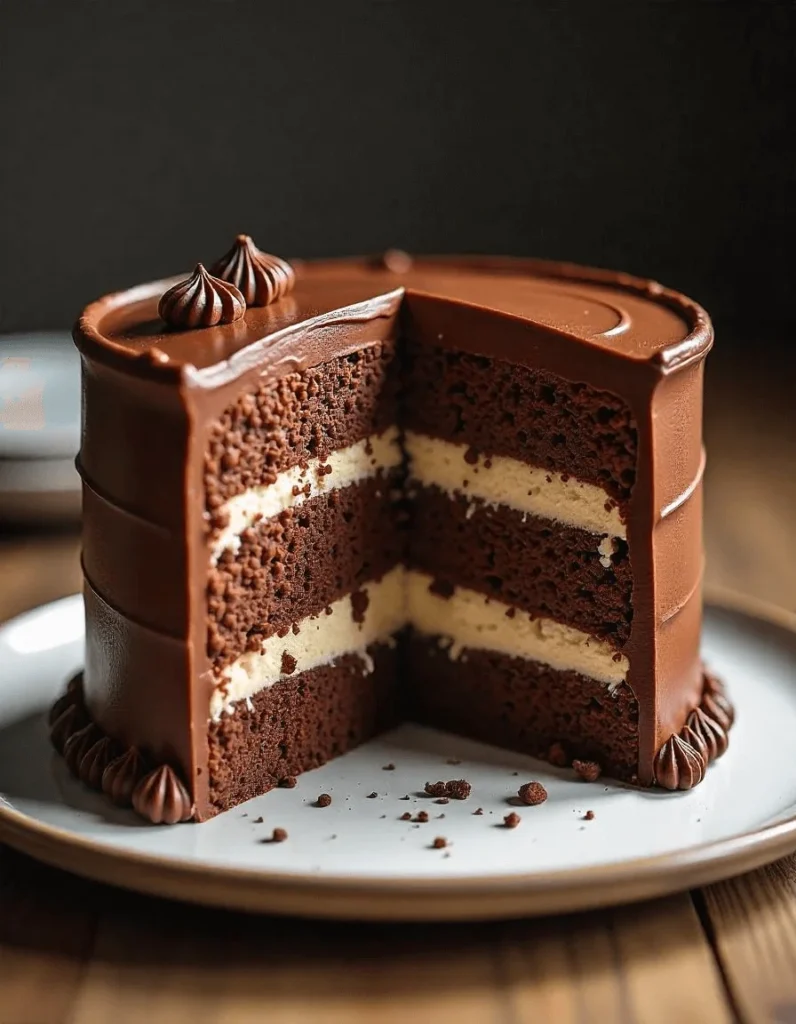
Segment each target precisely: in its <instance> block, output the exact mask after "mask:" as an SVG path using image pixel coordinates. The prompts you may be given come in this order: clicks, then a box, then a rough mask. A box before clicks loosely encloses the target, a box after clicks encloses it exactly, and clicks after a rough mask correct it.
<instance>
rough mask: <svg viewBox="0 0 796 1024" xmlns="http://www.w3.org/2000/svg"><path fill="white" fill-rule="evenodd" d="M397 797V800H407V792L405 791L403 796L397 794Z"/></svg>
mask: <svg viewBox="0 0 796 1024" xmlns="http://www.w3.org/2000/svg"><path fill="white" fill-rule="evenodd" d="M398 799H399V800H408V799H409V794H408V793H407V794H406V795H405V796H399V797H398Z"/></svg>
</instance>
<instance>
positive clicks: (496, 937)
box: [0, 353, 796, 1024]
mask: <svg viewBox="0 0 796 1024" xmlns="http://www.w3.org/2000/svg"><path fill="white" fill-rule="evenodd" d="M711 362H712V366H711V371H712V372H711V374H710V382H709V388H708V395H707V399H708V400H707V419H706V435H707V442H708V446H709V451H710V459H709V470H708V475H707V492H706V524H707V528H706V544H707V551H708V564H709V570H708V580H709V583H713V584H719V585H723V586H730V587H734V588H736V589H738V590H741V591H744V592H746V593H749V594H752V595H753V596H755V597H758V598H762V599H765V600H768V601H770V602H773V603H777V604H779V605H781V606H783V607H786V608H788V609H789V610H796V609H794V604H795V603H796V558H795V557H794V552H796V512H795V511H794V510H796V414H795V413H794V412H793V411H792V408H791V403H792V401H793V392H794V383H796V373H794V372H793V370H794V366H793V365H791V364H788V365H787V366H786V367H784V368H782V372H781V373H777V374H775V375H774V376H776V379H777V395H774V396H772V394H771V390H770V384H767V383H766V382H765V381H764V380H763V379H762V378H760V379H756V378H754V377H752V378H750V377H749V375H748V373H747V372H746V371H745V370H744V371H743V372H739V371H738V369H737V368H736V367H735V366H733V364H732V363H731V362H730V361H729V360H725V362H722V359H721V358H719V353H717V355H716V356H715V357H713V358H712V360H711ZM77 547H78V545H77V539H76V538H75V537H74V536H73V535H71V534H62V535H60V536H34V537H31V536H24V535H16V536H11V537H6V539H5V540H3V541H0V581H2V587H0V619H4V618H7V617H8V616H10V615H13V614H15V613H17V612H19V611H21V610H23V609H26V608H30V607H34V606H35V605H37V604H40V603H41V602H43V601H49V600H51V599H53V598H55V597H59V596H61V595H63V594H67V593H71V592H74V591H75V590H77V589H78V581H79V570H78V563H77ZM412 1020H414V1021H417V1022H418V1024H425V1022H427V1021H428V1022H443V1024H448V1022H451V1024H482V1022H489V1024H521V1022H522V1024H524V1022H529V1024H530V1022H547V1021H556V1022H563V1024H566V1022H570V1021H571V1022H573V1024H574V1022H577V1024H589V1022H595V1024H611V1022H613V1021H621V1022H625V1021H628V1022H629V1021H641V1022H643V1024H646V1022H651V1024H653V1022H654V1024H657V1022H660V1024H684V1022H692V1021H694V1022H708V1024H710V1022H714V1021H730V1020H742V1021H776V1022H782V1024H795V1022H796V858H790V859H787V860H784V861H781V862H779V863H777V864H774V865H772V866H771V867H769V868H767V869H764V870H761V871H757V872H755V873H753V874H749V875H746V876H743V877H741V878H738V879H735V880H733V881H730V882H725V883H723V884H719V885H715V886H711V887H710V888H708V889H705V890H701V891H696V892H690V893H682V894H681V895H678V896H672V897H669V898H667V899H663V900H659V901H656V902H654V903H647V904H642V905H638V906H631V907H625V908H620V909H616V910H608V911H599V912H594V913H589V914H583V915H576V916H571V917H566V918H559V919H552V920H551V919H543V920H537V921H528V922H513V923H508V924H500V923H498V924H487V925H482V924H475V925H455V926H453V925H445V926H428V925H425V926H420V925H417V926H413V925H412V926H410V925H400V926H394V925H389V926H388V925H378V926H377V925H366V926H365V925H352V924H335V923H307V922H303V921H295V920H283V919H276V918H267V917H261V918H257V917H247V916H245V915H241V914H233V913H226V912H221V911H206V910H202V909H199V908H195V907H187V906H182V905H177V904H173V903H168V902H165V901H161V900H156V899H152V898H145V897H141V896H136V895H132V894H129V893H124V892H120V891H116V890H112V889H108V888H105V887H103V886H100V885H96V884H92V883H89V882H85V881H81V880H79V879H76V878H72V877H70V876H67V875H65V874H62V873H60V872H58V871H55V870H52V869H49V868H45V867H42V866H40V865H38V864H36V863H34V862H33V861H30V860H28V859H26V858H24V857H22V856H21V855H18V854H15V853H14V852H12V851H11V850H8V849H7V848H3V847H0V1024H166V1022H167V1024H181V1022H196V1024H205V1022H207V1024H209V1022H222V1021H223V1022H224V1024H242V1022H249V1021H258V1022H267V1024H343V1022H363V1024H370V1022H372V1024H380V1022H390V1024H393V1022H395V1024H398V1022H401V1024H404V1022H407V1021H412Z"/></svg>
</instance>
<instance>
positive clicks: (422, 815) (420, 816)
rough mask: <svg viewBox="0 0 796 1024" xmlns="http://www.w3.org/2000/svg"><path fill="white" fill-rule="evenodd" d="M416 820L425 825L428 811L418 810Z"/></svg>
mask: <svg viewBox="0 0 796 1024" xmlns="http://www.w3.org/2000/svg"><path fill="white" fill-rule="evenodd" d="M415 821H419V822H420V823H421V824H423V825H425V823H426V822H427V821H428V811H418V812H417V817H416V818H415Z"/></svg>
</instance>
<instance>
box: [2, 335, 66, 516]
mask: <svg viewBox="0 0 796 1024" xmlns="http://www.w3.org/2000/svg"><path fill="white" fill-rule="evenodd" d="M79 447H80V357H79V356H78V353H77V351H76V349H75V347H74V345H73V344H72V339H71V337H70V335H69V334H68V333H67V332H66V331H49V332H37V333H35V334H6V335H0V517H2V518H4V519H13V520H15V521H18V522H19V521H22V522H40V521H48V522H51V521H53V520H57V519H62V520H68V519H73V518H75V517H77V516H78V515H79V514H80V479H79V477H78V475H77V472H76V470H75V467H74V458H75V456H76V455H77V452H78V448H79Z"/></svg>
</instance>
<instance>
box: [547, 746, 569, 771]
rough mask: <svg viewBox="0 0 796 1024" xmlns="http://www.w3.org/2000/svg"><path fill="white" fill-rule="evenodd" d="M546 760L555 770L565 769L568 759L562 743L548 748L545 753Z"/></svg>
mask: <svg viewBox="0 0 796 1024" xmlns="http://www.w3.org/2000/svg"><path fill="white" fill-rule="evenodd" d="M547 760H548V761H549V762H550V764H552V765H555V766H556V768H566V766H567V763H568V760H569V759H568V758H567V752H566V750H564V746H563V744H562V743H554V744H553V745H552V747H550V749H549V750H548V751H547Z"/></svg>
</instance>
